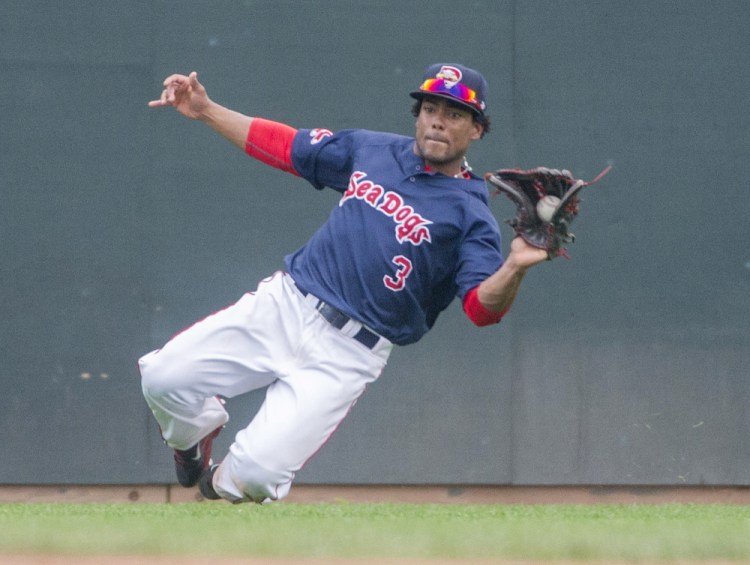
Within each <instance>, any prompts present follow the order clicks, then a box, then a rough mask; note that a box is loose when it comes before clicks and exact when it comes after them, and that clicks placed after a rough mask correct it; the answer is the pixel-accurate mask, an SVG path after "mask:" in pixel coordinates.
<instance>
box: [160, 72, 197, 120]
mask: <svg viewBox="0 0 750 565" xmlns="http://www.w3.org/2000/svg"><path fill="white" fill-rule="evenodd" d="M209 103H210V100H209V98H208V94H207V93H206V89H205V88H204V87H203V85H202V84H201V83H200V82H198V73H196V72H195V71H193V72H192V73H190V74H189V75H188V76H185V75H180V74H174V75H170V76H168V77H167V78H166V79H164V90H163V91H162V93H161V97H160V98H159V99H158V100H152V101H151V102H149V103H148V106H149V108H163V107H166V106H172V107H173V108H174V109H175V110H177V111H178V112H179V113H180V114H182V115H184V116H187V117H188V118H192V119H199V118H200V117H201V116H202V115H203V112H204V110H205V109H206V108H207V107H208V105H209Z"/></svg>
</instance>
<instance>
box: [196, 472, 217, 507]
mask: <svg viewBox="0 0 750 565" xmlns="http://www.w3.org/2000/svg"><path fill="white" fill-rule="evenodd" d="M218 468H219V466H218V465H211V466H210V467H209V468H208V469H206V471H205V472H204V473H203V474H202V475H201V478H200V480H199V481H198V490H199V491H200V493H201V494H202V495H203V498H206V499H208V500H219V499H220V498H221V497H220V496H219V495H218V494H217V493H216V491H215V490H214V473H216V469H218Z"/></svg>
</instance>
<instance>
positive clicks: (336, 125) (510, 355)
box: [0, 0, 750, 485]
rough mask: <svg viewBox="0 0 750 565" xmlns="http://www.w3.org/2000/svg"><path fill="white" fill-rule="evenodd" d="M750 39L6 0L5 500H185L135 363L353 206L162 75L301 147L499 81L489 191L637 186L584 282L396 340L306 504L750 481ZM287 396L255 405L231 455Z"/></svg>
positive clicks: (250, 401) (582, 254)
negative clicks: (367, 497)
mask: <svg viewBox="0 0 750 565" xmlns="http://www.w3.org/2000/svg"><path fill="white" fill-rule="evenodd" d="M749 25H750V3H748V2H745V1H744V0H716V1H714V2H704V1H700V0H682V1H679V0H662V1H652V0H634V1H630V2H621V1H617V0H606V1H599V2H592V1H586V0H560V1H557V0H515V1H512V0H507V1H490V0H470V1H466V2H454V1H447V0H430V1H409V0H406V1H404V0H371V1H366V0H348V1H347V0H277V1H273V2H271V1H268V2H266V1H261V0H254V1H246V2H241V1H229V0H223V1H216V2H198V1H195V0H185V1H176V2H167V1H153V0H152V1H147V0H140V1H139V0H119V1H113V0H106V1H92V0H77V1H75V2H74V1H68V0H66V1H60V2H45V1H42V0H33V1H30V0H4V1H3V2H1V3H0V382H2V383H3V390H4V392H3V394H2V395H0V437H2V438H3V441H2V457H0V484H27V483H41V484H57V483H82V484H92V483H106V484H119V483H125V484H129V483H133V484H143V483H168V482H172V481H174V477H173V472H172V466H171V461H170V454H169V452H168V450H166V449H165V448H164V446H163V445H162V443H161V441H160V438H159V434H158V430H157V428H156V424H155V423H154V421H153V420H152V418H151V416H150V414H149V412H148V410H147V408H146V405H145V403H144V402H143V399H142V397H141V394H140V385H139V376H138V372H137V368H136V361H137V359H138V357H139V356H140V355H142V354H143V353H146V352H147V351H149V350H151V349H154V348H157V347H159V346H161V345H162V344H163V343H164V342H165V341H166V340H167V339H169V337H170V336H172V335H173V334H175V333H177V332H179V331H180V330H181V329H182V328H184V327H186V326H187V325H189V324H191V323H192V322H194V321H195V320H197V319H200V318H202V317H204V316H206V315H207V314H209V313H211V312H213V311H216V310H218V309H220V308H223V307H224V306H226V305H228V304H230V303H231V302H233V301H235V300H236V299H238V298H239V297H240V296H241V295H242V294H243V293H245V292H247V291H251V290H253V289H254V288H255V286H256V284H257V282H258V281H259V280H260V279H262V278H264V277H265V276H267V275H268V274H270V273H272V272H273V271H275V270H278V269H282V268H283V256H284V255H285V254H287V253H289V252H291V251H293V250H295V249H296V248H297V247H298V246H300V245H301V244H302V243H303V242H304V241H305V240H306V238H307V237H308V236H309V235H310V234H311V233H312V232H313V230H314V229H316V227H317V226H318V225H319V224H320V223H321V222H322V221H323V220H324V219H325V218H326V216H327V213H328V211H329V210H330V209H331V208H332V207H333V206H336V203H337V196H338V195H337V193H335V192H333V191H323V192H318V191H315V190H313V189H312V188H311V187H309V186H308V185H307V184H306V183H305V182H304V181H302V180H300V179H297V178H295V177H292V176H290V175H285V174H283V173H281V172H279V171H276V170H273V169H270V168H267V167H265V166H263V165H261V164H259V163H257V162H255V161H253V160H251V159H249V158H248V157H246V156H244V155H243V154H242V153H241V152H239V151H237V150H236V149H235V148H234V147H232V146H231V145H230V144H229V143H227V142H226V141H224V140H222V139H221V138H219V137H218V136H216V134H214V133H212V132H211V131H209V130H208V129H207V128H205V127H204V126H202V125H200V124H197V123H194V122H190V121H188V120H185V119H183V118H181V117H178V116H177V115H176V114H175V113H174V112H173V111H172V110H150V109H148V108H147V106H146V103H147V101H148V100H150V99H152V98H155V97H157V96H158V95H159V93H160V91H161V82H162V80H163V78H164V77H165V76H167V75H168V74H170V73H172V72H189V71H191V70H196V71H198V72H199V74H200V78H201V81H202V82H203V83H204V84H205V85H206V87H207V88H208V91H209V94H210V95H211V96H212V98H214V99H215V100H217V101H219V102H221V103H223V104H225V105H228V106H230V107H232V108H234V109H237V110H240V111H242V112H244V113H247V114H250V115H258V116H264V117H267V118H271V119H275V120H279V121H283V122H286V123H289V124H291V125H293V126H296V127H326V128H329V129H333V130H339V129H344V128H351V127H363V128H368V129H382V130H388V131H394V132H397V133H403V134H411V133H412V131H413V127H414V120H413V117H412V116H411V114H410V106H411V99H410V98H409V96H408V92H409V91H410V90H411V89H413V88H414V87H415V86H416V85H417V83H418V82H419V79H420V78H421V74H422V71H423V69H424V68H425V67H426V66H427V65H428V64H430V63H433V62H439V61H443V62H460V63H464V64H467V65H469V66H473V67H475V68H478V69H480V70H481V71H482V72H483V73H484V74H485V75H486V76H487V78H488V81H489V83H490V99H489V104H490V114H491V116H492V120H493V131H492V132H491V133H490V134H489V135H488V136H487V137H486V138H485V139H483V140H481V141H480V142H478V143H476V144H475V145H474V146H473V148H472V150H471V154H470V155H469V160H470V162H471V164H472V166H473V167H474V170H475V171H476V172H479V173H480V174H481V173H483V172H485V171H488V170H492V169H495V168H500V167H511V166H520V167H532V166H537V165H546V166H551V167H565V168H569V169H571V170H572V171H573V172H574V173H576V175H577V176H580V177H583V178H587V179H590V178H592V177H594V176H595V175H596V174H597V173H599V172H600V171H601V170H602V169H603V168H604V167H605V166H608V165H612V167H613V168H612V171H611V172H610V173H609V175H608V176H607V177H605V179H604V180H602V181H601V182H600V183H599V184H597V185H595V186H594V187H592V188H590V189H588V190H587V191H586V192H585V194H584V201H583V203H582V205H581V210H582V212H581V215H580V217H579V218H578V220H577V221H576V223H575V225H574V231H575V232H576V234H577V236H578V238H577V241H576V243H575V244H574V245H573V246H572V247H571V248H570V255H571V259H570V260H565V259H560V260H556V261H554V262H551V263H546V264H544V265H541V266H540V267H538V268H537V269H535V270H534V271H532V272H531V273H530V274H529V275H528V277H527V278H526V281H525V282H524V286H523V288H522V291H521V294H520V296H519V298H518V301H517V303H516V305H515V307H514V309H513V310H512V312H511V314H509V316H508V317H507V318H506V320H505V321H504V322H503V323H502V324H501V325H499V326H497V327H492V328H483V329H478V328H475V327H474V326H472V325H471V324H470V322H469V321H468V320H467V319H466V317H465V316H464V315H463V313H462V311H461V309H460V306H459V304H458V303H457V302H455V303H454V304H453V305H452V306H451V307H450V308H449V310H448V311H446V312H445V313H444V315H442V316H441V318H440V320H439V321H438V323H437V326H436V327H435V329H434V330H433V332H432V333H430V334H429V335H428V336H427V337H426V338H425V339H424V340H423V341H422V342H420V343H419V344H417V345H414V346H410V347H406V348H397V349H396V350H395V352H394V354H393V356H392V359H391V362H390V363H389V366H388V368H387V370H386V372H385V373H384V374H383V376H382V377H381V378H380V380H379V381H378V382H377V383H375V384H373V385H372V386H371V387H370V388H369V389H368V391H367V393H366V394H365V396H364V397H363V398H362V399H361V400H360V402H359V403H358V405H357V406H356V408H355V409H354V411H353V412H352V414H351V415H350V417H349V418H348V419H347V420H346V421H345V422H344V424H343V425H342V426H341V427H340V429H339V430H338V431H337V433H336V434H335V435H334V437H333V438H332V439H331V441H330V442H329V443H328V444H327V445H326V446H325V447H324V448H323V450H322V451H321V452H320V453H319V454H318V455H317V457H316V458H315V459H313V460H312V461H311V462H310V463H309V464H308V465H307V466H306V467H305V468H304V469H303V470H302V472H300V474H299V477H298V480H299V482H301V483H342V484H344V483H378V484H389V483H399V484H400V483H432V484H454V483H455V484H467V483H471V484H513V485H557V484H564V485H581V484H619V485H621V484H626V485H628V484H633V485H656V484H658V485H663V484H668V485H673V484H690V485H699V484H707V485H747V484H750V411H749V410H748V407H749V406H750V378H748V377H749V376H750V375H749V372H750V371H749V369H748V367H749V366H750V251H749V250H748V248H749V247H750V246H748V241H749V240H750V237H749V236H748V227H750V224H749V221H748V217H750V197H749V191H750V186H749V185H748V180H747V173H746V166H747V162H748V157H750V133H749V132H750V122H749V120H750V111H749V108H750V106H749V105H748V92H749V91H750V72H749V70H748V69H749V68H750V67H749V66H748V52H750V35H748V33H747V28H748V26H749ZM492 207H493V210H494V211H495V212H496V215H497V217H498V219H500V220H503V219H505V218H508V217H509V216H510V215H511V214H512V210H511V206H510V202H509V201H508V200H506V199H501V198H497V199H494V200H493V201H492ZM503 229H504V232H503V235H504V238H505V242H504V243H505V245H506V249H507V243H508V241H509V238H510V232H509V231H508V227H507V226H505V225H504V227H503ZM365 235H366V234H365ZM261 401H262V395H261V394H251V395H248V396H245V397H241V398H235V399H230V400H229V402H228V407H229V409H230V411H231V415H232V419H231V420H230V422H229V424H228V427H227V430H226V432H225V433H223V434H222V435H221V436H220V437H219V439H218V440H217V444H216V447H215V450H216V453H217V455H218V456H219V457H221V453H223V452H225V451H226V449H227V447H228V446H229V443H230V442H231V439H232V436H233V433H234V432H236V431H237V430H238V429H240V428H241V427H243V426H244V425H245V424H246V422H247V420H248V418H249V417H250V416H251V415H252V413H253V412H254V410H255V409H256V408H257V407H258V405H259V403H260V402H261Z"/></svg>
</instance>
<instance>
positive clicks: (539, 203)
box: [484, 167, 610, 259]
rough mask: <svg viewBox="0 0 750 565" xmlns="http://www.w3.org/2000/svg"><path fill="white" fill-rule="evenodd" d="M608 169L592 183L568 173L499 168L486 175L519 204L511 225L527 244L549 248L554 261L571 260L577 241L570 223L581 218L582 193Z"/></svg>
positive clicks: (496, 189)
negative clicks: (569, 250)
mask: <svg viewBox="0 0 750 565" xmlns="http://www.w3.org/2000/svg"><path fill="white" fill-rule="evenodd" d="M609 169H610V167H607V168H606V169H604V170H603V171H602V172H601V173H599V175H598V176H597V177H596V178H595V179H594V180H592V181H590V182H586V181H583V180H581V179H576V178H573V175H572V174H571V173H570V171H568V170H565V169H563V170H558V169H548V168H546V167H537V168H536V169H529V170H522V169H499V170H497V171H495V172H494V173H487V174H486V175H484V179H485V182H486V184H487V186H488V187H489V188H491V189H493V190H494V192H495V194H500V193H503V194H505V195H506V196H507V197H508V198H510V199H511V201H512V202H513V203H514V204H515V205H516V215H515V217H514V218H511V219H510V220H507V223H508V224H510V225H511V227H512V228H513V229H514V230H515V232H516V234H517V235H519V236H520V237H522V238H523V239H524V240H525V241H526V242H527V243H529V244H530V245H533V246H534V247H538V248H540V249H545V250H546V251H547V255H548V256H549V258H550V259H552V258H554V257H557V256H558V255H563V256H565V257H567V250H566V248H565V245H566V244H569V243H572V242H573V241H575V235H574V234H573V233H572V232H571V231H570V224H571V223H572V222H573V220H574V219H575V217H576V216H577V215H578V205H579V203H580V198H579V196H578V193H579V192H580V190H581V189H582V188H583V187H585V186H589V185H591V184H593V183H595V182H596V181H598V180H599V179H600V178H602V177H603V176H604V175H605V174H607V172H608V171H609Z"/></svg>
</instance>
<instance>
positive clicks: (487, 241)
mask: <svg viewBox="0 0 750 565" xmlns="http://www.w3.org/2000/svg"><path fill="white" fill-rule="evenodd" d="M470 214H471V215H472V217H471V218H467V222H468V227H467V230H466V233H465V235H464V240H463V242H462V245H461V247H460V249H459V257H458V270H457V272H456V285H457V287H458V296H459V297H460V298H461V301H462V302H464V301H465V299H466V295H467V294H468V292H469V291H470V290H471V289H473V288H475V287H477V286H478V285H479V284H480V283H481V282H482V281H484V280H485V279H486V278H488V277H489V276H490V275H492V274H494V273H495V271H497V270H498V269H499V268H500V267H501V266H502V264H503V261H504V259H503V255H502V250H501V241H500V227H499V226H498V225H497V220H496V219H495V217H494V216H493V215H492V213H491V212H490V209H489V208H488V207H487V206H486V205H484V204H483V203H481V202H479V201H477V202H476V203H475V204H474V205H473V206H472V207H470Z"/></svg>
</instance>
